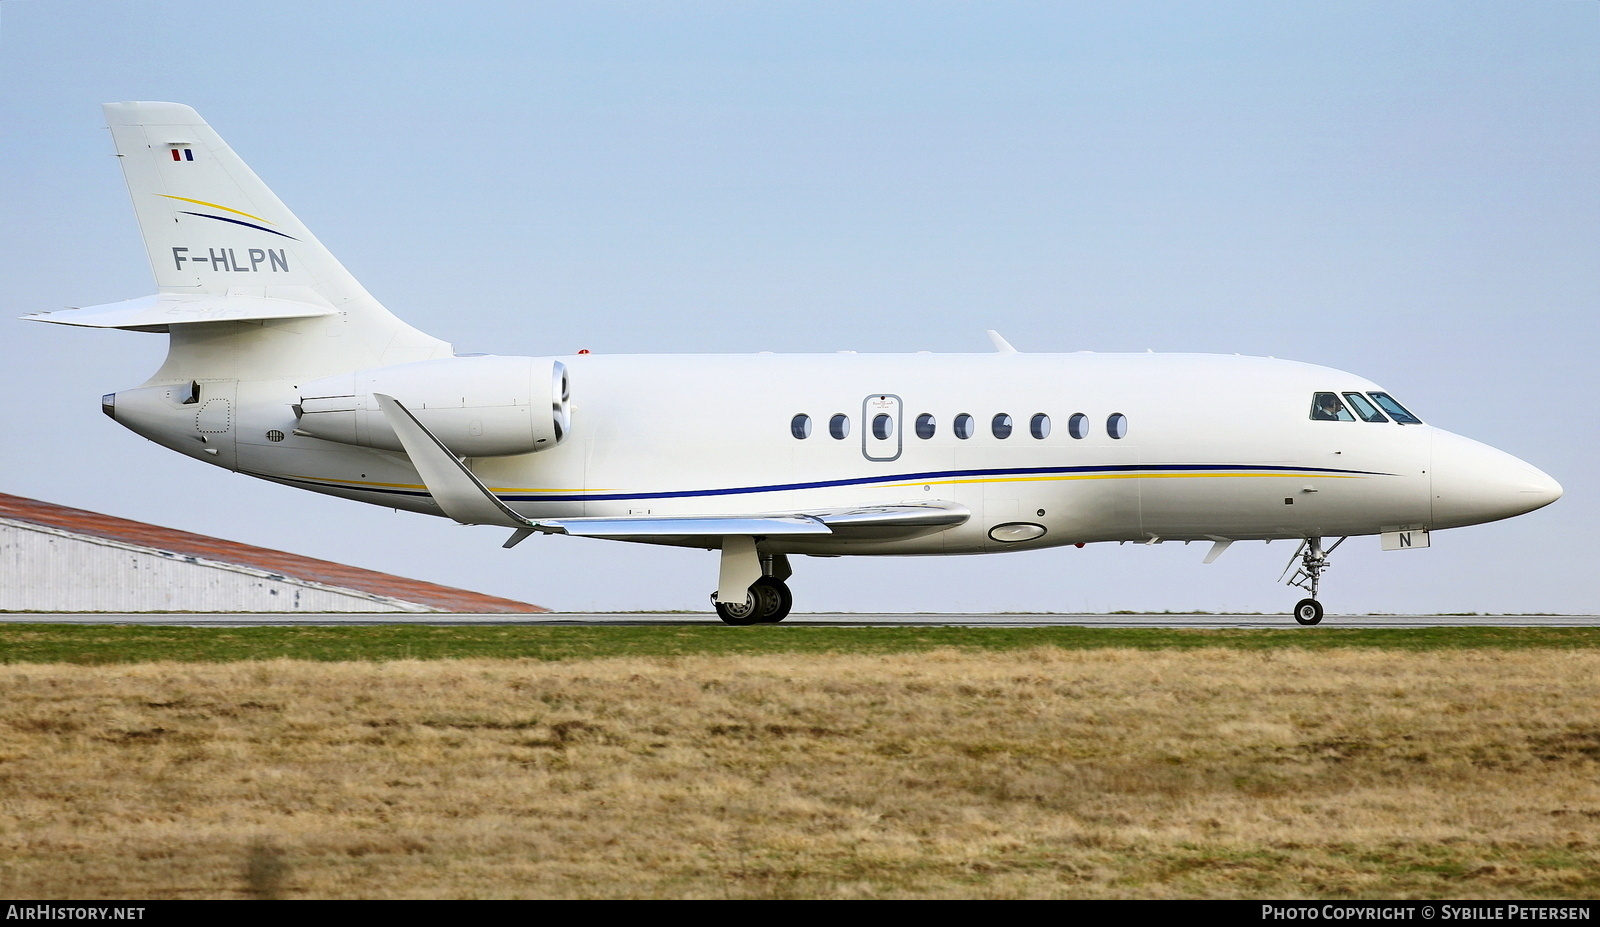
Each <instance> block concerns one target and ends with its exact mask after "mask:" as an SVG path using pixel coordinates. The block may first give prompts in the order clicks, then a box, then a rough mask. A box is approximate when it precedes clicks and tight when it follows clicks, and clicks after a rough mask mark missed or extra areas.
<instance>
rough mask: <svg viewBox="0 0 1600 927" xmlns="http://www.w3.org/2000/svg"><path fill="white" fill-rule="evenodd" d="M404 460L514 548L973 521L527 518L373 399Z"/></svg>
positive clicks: (942, 516) (857, 516)
mask: <svg viewBox="0 0 1600 927" xmlns="http://www.w3.org/2000/svg"><path fill="white" fill-rule="evenodd" d="M374 396H375V397H376V398H377V400H378V405H379V407H380V408H382V409H383V413H384V417H385V418H387V419H388V420H389V423H390V425H391V426H393V428H394V431H395V434H396V435H397V436H398V437H399V438H400V443H401V445H403V446H404V447H405V449H406V456H408V457H410V458H411V463H412V464H413V465H414V466H415V467H416V468H417V473H418V474H419V475H420V476H421V477H422V482H423V483H424V484H425V485H426V486H427V487H428V493H429V495H431V496H433V499H434V501H435V502H437V503H439V507H440V508H441V509H443V510H444V512H445V514H446V515H449V516H450V517H451V518H453V519H455V520H456V521H458V522H460V523H461V524H464V525H499V526H501V527H504V528H515V529H517V530H516V533H515V534H513V535H512V536H511V539H510V540H509V541H507V542H506V545H505V546H507V547H511V546H513V545H515V544H517V543H519V542H521V541H522V540H523V539H524V538H527V537H528V536H529V535H531V534H533V533H534V532H543V533H546V534H570V535H574V536H576V537H589V538H652V537H653V538H668V537H677V538H695V537H727V536H730V535H733V536H746V537H754V536H771V535H804V534H813V535H817V534H839V535H846V536H853V537H861V538H871V537H878V536H885V535H886V534H887V535H902V534H904V533H905V532H907V531H912V532H917V531H928V530H937V529H940V528H948V527H953V526H955V525H959V524H962V523H964V522H965V521H966V520H967V519H968V518H970V517H971V514H972V513H971V512H970V511H969V510H968V509H967V508H966V506H963V505H958V504H956V503H953V502H919V503H899V504H886V505H868V506H854V507H849V508H830V509H813V510H809V511H804V512H776V513H766V514H750V515H643V516H641V515H628V516H602V517H580V518H541V519H531V518H526V517H524V516H522V515H519V514H518V513H517V512H515V511H513V510H512V508H511V507H510V506H508V505H506V504H505V503H504V502H502V501H501V500H500V498H499V497H497V496H496V495H495V494H494V493H492V492H490V491H489V489H488V487H486V486H484V485H483V482H482V481H481V480H479V479H478V477H477V475H476V474H474V473H473V472H472V471H471V470H469V469H467V466H466V464H464V463H462V462H461V460H460V459H459V458H457V457H456V455H454V454H452V453H451V452H450V450H449V449H448V448H446V447H445V446H444V444H443V443H441V442H440V441H439V439H438V438H436V437H434V436H433V434H432V433H431V432H429V431H428V429H427V428H426V427H424V426H423V425H422V423H421V422H419V421H417V419H416V417H415V416H413V415H412V414H411V412H410V410H408V409H407V408H406V407H405V406H404V405H402V404H401V403H400V402H399V400H397V399H395V398H394V397H393V396H389V395H386V394H384V393H375V394H374Z"/></svg>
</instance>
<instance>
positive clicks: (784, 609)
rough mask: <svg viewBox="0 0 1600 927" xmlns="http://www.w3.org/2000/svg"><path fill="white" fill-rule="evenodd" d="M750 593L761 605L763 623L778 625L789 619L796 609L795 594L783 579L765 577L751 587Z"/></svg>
mask: <svg viewBox="0 0 1600 927" xmlns="http://www.w3.org/2000/svg"><path fill="white" fill-rule="evenodd" d="M750 592H751V594H753V595H754V596H755V597H756V599H757V600H758V601H759V602H760V603H761V623H762V624H777V623H778V622H780V621H782V620H783V619H785V618H787V617H789V609H791V608H793V607H794V593H792V592H790V591H789V587H788V585H787V584H785V583H784V582H783V580H781V579H774V578H772V577H771V576H763V577H761V578H760V579H758V580H756V584H755V585H754V586H751V587H750Z"/></svg>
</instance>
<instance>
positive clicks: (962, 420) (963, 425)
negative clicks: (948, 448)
mask: <svg viewBox="0 0 1600 927" xmlns="http://www.w3.org/2000/svg"><path fill="white" fill-rule="evenodd" d="M955 429H956V437H958V438H960V439H961V440H963V441H965V440H967V439H968V438H970V437H972V416H970V415H968V414H967V413H965V412H963V413H961V414H960V415H958V416H956V423H955Z"/></svg>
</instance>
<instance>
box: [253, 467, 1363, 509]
mask: <svg viewBox="0 0 1600 927" xmlns="http://www.w3.org/2000/svg"><path fill="white" fill-rule="evenodd" d="M1241 471H1245V472H1250V473H1264V474H1282V475H1284V476H1291V475H1296V474H1307V473H1315V474H1325V475H1332V476H1393V475H1394V474H1391V473H1383V472H1379V471H1375V470H1341V469H1336V468H1332V467H1290V466H1273V465H1238V464H1235V465H1229V464H1143V465H1140V464H1118V465H1110V466H1097V467H1004V468H991V469H983V470H926V471H922V472H919V473H896V474H891V475H888V476H864V477H852V478H849V479H841V480H816V481H811V482H805V483H771V484H767V485H764V486H741V487H732V488H722V489H681V490H675V491H668V492H594V493H573V492H563V493H495V495H496V496H498V497H499V498H500V499H501V500H503V501H506V502H624V501H639V500H644V499H692V498H696V497H702V496H739V495H754V494H758V493H769V492H792V491H795V490H802V489H833V488H838V487H843V486H866V485H871V484H873V483H913V482H917V481H919V480H926V481H932V480H948V479H982V478H984V477H1029V476H1036V477H1050V476H1068V475H1072V474H1093V473H1112V474H1115V473H1124V474H1128V475H1129V476H1134V477H1137V476H1138V475H1139V474H1141V473H1195V474H1206V473H1214V474H1216V475H1219V476H1222V475H1228V474H1232V473H1238V472H1241ZM262 475H266V474H262ZM272 478H273V479H280V480H285V481H287V482H295V483H305V484H310V485H314V486H324V487H328V488H337V489H346V490H356V491H359V492H371V493H382V494H386V495H397V496H427V495H428V493H427V491H425V490H412V489H392V488H388V487H370V488H369V487H366V486H361V485H355V486H350V485H344V484H338V483H330V482H323V481H320V480H307V479H297V478H294V477H272Z"/></svg>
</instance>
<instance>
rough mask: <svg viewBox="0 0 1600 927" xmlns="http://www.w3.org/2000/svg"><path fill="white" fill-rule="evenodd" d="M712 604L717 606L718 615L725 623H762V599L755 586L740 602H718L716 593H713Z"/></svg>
mask: <svg viewBox="0 0 1600 927" xmlns="http://www.w3.org/2000/svg"><path fill="white" fill-rule="evenodd" d="M711 604H712V605H714V606H716V609H717V617H718V618H721V619H722V621H723V623H724V624H737V625H747V624H760V623H761V611H762V609H761V599H760V598H759V597H758V596H757V595H756V593H755V589H754V587H752V588H751V590H750V592H748V593H746V594H745V597H744V601H743V602H740V603H738V604H733V603H731V602H718V601H717V596H716V593H712V594H711Z"/></svg>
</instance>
